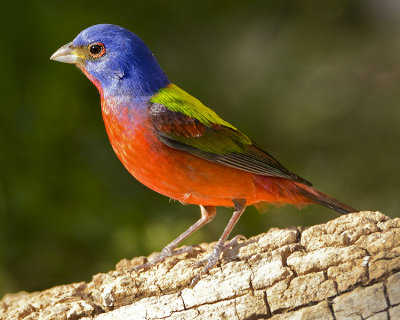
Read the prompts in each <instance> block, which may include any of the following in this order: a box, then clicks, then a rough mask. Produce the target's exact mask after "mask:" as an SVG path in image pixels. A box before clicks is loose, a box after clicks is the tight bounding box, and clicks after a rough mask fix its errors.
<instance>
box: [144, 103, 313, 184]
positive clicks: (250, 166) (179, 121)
mask: <svg viewBox="0 0 400 320" xmlns="http://www.w3.org/2000/svg"><path fill="white" fill-rule="evenodd" d="M148 111H149V117H150V121H151V123H152V126H153V129H154V131H155V132H156V134H157V136H158V138H159V140H160V141H161V142H162V143H164V144H165V145H167V146H169V147H171V148H174V149H178V150H182V151H185V152H188V153H191V154H193V155H196V156H198V157H200V158H203V159H205V160H208V161H212V162H215V163H219V164H222V165H225V166H229V167H233V168H237V169H240V170H244V171H247V172H251V173H255V174H259V175H265V176H271V177H280V178H286V179H290V180H294V181H298V182H301V183H304V184H306V185H310V186H311V183H309V182H308V181H306V180H304V179H303V178H301V177H299V176H297V175H296V174H294V173H292V172H290V171H289V170H287V169H286V168H285V167H283V166H282V165H281V164H280V163H279V162H278V161H277V160H276V159H275V158H273V157H272V156H271V155H270V154H268V153H267V152H266V151H264V150H263V149H261V148H260V147H259V146H258V145H257V144H255V143H254V142H253V141H251V140H250V139H249V138H248V137H247V136H246V135H244V134H243V133H241V132H240V131H239V130H237V129H236V128H234V127H233V126H232V127H227V126H225V125H221V124H216V123H207V125H206V124H204V123H201V122H200V121H199V120H198V119H196V118H194V117H190V116H188V115H186V114H184V113H182V112H179V111H171V110H170V109H168V108H167V107H165V106H164V105H162V104H157V103H151V104H150V105H149V109H148Z"/></svg>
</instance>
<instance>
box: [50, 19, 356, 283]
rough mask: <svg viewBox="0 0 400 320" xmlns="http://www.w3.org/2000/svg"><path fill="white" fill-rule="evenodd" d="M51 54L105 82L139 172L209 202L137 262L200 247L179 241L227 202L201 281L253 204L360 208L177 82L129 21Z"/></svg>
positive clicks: (186, 199)
mask: <svg viewBox="0 0 400 320" xmlns="http://www.w3.org/2000/svg"><path fill="white" fill-rule="evenodd" d="M50 59H51V60H55V61H59V62H64V63H69V64H75V65H76V66H77V67H78V68H79V69H80V70H81V71H82V72H83V73H84V74H85V75H86V77H87V78H88V79H89V80H90V81H91V82H92V83H93V84H94V85H95V86H96V88H97V89H98V91H99V93H100V100H101V111H102V116H103V120H104V124H105V128H106V131H107V135H108V138H109V140H110V143H111V145H112V148H113V149H114V152H115V153H116V155H117V157H118V158H119V160H120V161H121V162H122V164H123V165H124V166H125V168H126V169H127V170H128V171H129V173H130V174H131V175H132V176H133V177H134V178H136V179H137V180H138V181H139V182H141V183H142V184H143V185H145V186H147V187H148V188H150V189H152V190H154V191H156V192H158V193H160V194H162V195H164V196H166V197H169V198H171V199H175V200H178V201H180V202H181V203H183V204H193V205H199V206H200V213H201V217H200V219H199V220H197V221H196V222H195V223H194V224H193V225H192V226H190V227H189V228H188V229H187V230H186V231H185V232H183V233H182V234H181V235H180V236H178V237H177V238H176V239H175V240H173V241H172V242H170V243H169V244H167V246H166V247H165V248H164V249H163V250H162V251H161V253H160V254H159V255H158V256H157V257H156V258H155V259H154V260H152V261H148V262H146V263H144V264H143V265H140V266H137V267H136V268H135V270H141V269H147V268H150V267H153V266H155V265H156V264H158V263H159V262H161V261H163V260H164V259H166V258H167V257H170V256H174V255H178V254H181V253H183V252H187V251H189V250H192V249H193V247H191V246H189V247H183V248H180V249H178V245H179V244H180V243H181V242H182V241H183V240H184V239H186V238H187V237H189V236H190V235H191V234H193V233H194V232H195V231H197V230H198V229H200V228H201V227H203V226H204V225H206V224H207V223H209V222H210V221H211V220H212V219H213V218H214V216H215V215H216V209H217V207H220V206H223V207H231V208H233V214H232V217H231V218H230V220H229V222H228V224H227V226H226V228H225V229H224V231H223V233H222V235H221V237H220V238H219V240H218V242H217V243H216V245H215V246H214V248H213V250H212V253H211V254H210V255H209V256H208V257H207V258H206V259H204V260H201V261H199V262H198V263H197V264H196V265H195V266H198V267H202V269H201V271H200V272H199V273H198V275H197V276H196V277H194V278H193V279H192V282H191V286H192V287H193V286H194V285H195V284H196V283H197V282H198V281H199V280H200V279H201V278H202V277H203V276H204V275H206V274H207V273H208V271H209V270H210V269H211V268H213V267H214V266H215V265H216V264H217V263H218V261H219V259H220V256H221V254H222V252H223V251H224V250H227V249H229V247H230V246H231V245H232V243H234V242H235V241H237V240H238V237H235V238H233V239H232V240H231V241H228V237H229V235H230V233H231V231H232V229H233V227H234V226H235V224H236V223H237V221H238V220H239V218H240V217H241V215H242V214H243V212H244V211H245V209H246V207H247V206H250V205H255V206H261V205H264V204H275V205H280V204H293V205H295V206H297V207H302V206H304V205H308V204H312V203H316V204H319V205H322V206H325V207H328V208H330V209H333V210H335V211H337V212H340V213H350V212H356V211H357V210H356V209H354V208H352V207H350V206H348V205H346V204H344V203H342V202H340V201H338V200H336V199H334V198H332V197H331V196H329V195H327V194H325V193H323V192H321V191H318V190H317V189H315V188H314V187H313V185H312V184H311V183H310V182H308V181H307V180H305V179H303V178H301V177H300V176H298V175H297V174H295V173H293V172H291V171H289V170H288V169H286V168H285V167H284V166H283V165H282V164H281V163H280V162H279V161H278V160H276V159H275V158H274V157H273V156H272V155H270V154H269V153H268V152H267V151H265V150H264V149H263V148H262V147H261V146H260V145H259V144H257V143H256V142H254V141H253V140H252V139H251V138H249V137H248V136H247V135H246V134H244V133H242V132H241V131H239V130H238V129H237V128H236V127H234V126H233V125H232V124H230V123H229V122H227V121H225V120H223V119H222V118H221V117H220V116H219V115H217V113H216V112H214V111H213V110H212V109H210V108H209V107H207V106H205V105H204V104H203V103H202V102H201V101H199V100H198V99H196V98H195V97H193V96H192V95H190V94H189V93H187V92H186V91H184V90H183V89H181V88H180V87H179V86H177V85H175V84H174V83H172V82H171V81H170V80H169V79H168V77H167V75H166V74H165V73H164V71H163V70H162V68H161V66H160V64H159V63H158V62H157V60H156V58H155V57H154V55H153V54H152V52H151V51H150V49H149V48H148V47H147V46H146V44H145V43H144V42H143V41H142V40H141V39H140V38H139V37H138V36H137V35H136V34H134V33H132V32H131V31H129V30H127V29H125V28H123V27H120V26H116V25H113V24H97V25H93V26H90V27H88V28H87V29H85V30H83V31H81V32H80V33H79V34H78V35H77V36H76V37H75V39H74V40H73V41H72V42H69V43H67V44H66V45H64V46H62V47H61V48H60V49H58V50H57V51H56V52H55V53H54V54H53V55H52V56H51V57H50Z"/></svg>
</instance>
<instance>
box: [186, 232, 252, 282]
mask: <svg viewBox="0 0 400 320" xmlns="http://www.w3.org/2000/svg"><path fill="white" fill-rule="evenodd" d="M239 240H247V239H246V237H245V236H243V235H237V236H236V237H234V238H233V239H232V240H230V241H229V242H228V243H226V244H224V245H223V246H222V245H220V244H219V243H217V244H216V245H215V247H214V249H213V252H212V253H211V254H210V255H209V256H208V257H207V258H206V259H203V260H200V261H197V262H196V263H194V264H193V266H196V267H200V266H204V268H203V269H201V271H200V272H199V274H198V275H197V276H196V277H194V278H193V280H192V282H191V283H190V287H191V288H193V287H194V286H195V285H196V283H197V282H199V281H200V279H201V278H202V276H203V275H204V274H207V273H208V271H209V270H210V269H211V268H212V267H214V266H215V265H216V264H217V262H218V261H219V259H220V255H221V253H222V252H224V251H226V250H229V249H230V248H232V247H234V246H236V245H237V244H238V243H239V242H238V241H239Z"/></svg>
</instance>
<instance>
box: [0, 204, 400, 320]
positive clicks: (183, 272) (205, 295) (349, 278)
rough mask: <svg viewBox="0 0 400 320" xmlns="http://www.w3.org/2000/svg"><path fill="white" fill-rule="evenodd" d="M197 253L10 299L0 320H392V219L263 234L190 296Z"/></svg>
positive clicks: (398, 269) (396, 224)
mask: <svg viewBox="0 0 400 320" xmlns="http://www.w3.org/2000/svg"><path fill="white" fill-rule="evenodd" d="M201 247H202V248H203V249H204V252H202V253H201V252H199V253H196V254H192V255H188V254H183V255H181V256H177V257H171V258H168V259H167V260H166V261H164V262H163V263H160V264H159V265H158V266H157V267H155V268H154V269H151V270H148V271H144V272H140V273H136V272H131V269H132V267H133V266H135V265H138V264H141V263H143V262H144V261H145V258H143V257H139V258H134V259H132V260H130V261H129V260H122V261H121V262H119V263H118V264H117V267H116V271H111V272H109V273H107V274H97V275H95V276H93V279H92V281H91V282H89V283H85V282H80V283H73V284H69V285H63V286H59V287H55V288H51V289H48V290H45V291H42V292H33V293H26V292H20V293H16V294H8V295H6V296H5V297H3V299H2V300H1V301H0V319H24V320H28V319H32V320H33V319H46V320H47V319H49V320H50V319H52V320H54V319H56V320H57V319H71V320H78V319H82V320H83V319H85V320H89V319H93V320H94V319H95V320H111V319H115V320H120V319H124V320H133V319H134V320H140V319H146V320H147V319H207V320H210V319H272V320H281V319H293V320H294V319H327V320H330V319H337V320H339V319H355V320H356V319H357V320H358V319H370V320H383V319H400V219H399V218H396V219H390V218H389V217H387V216H385V215H383V214H382V213H379V212H359V213H353V214H348V215H343V216H341V217H339V218H337V219H335V220H332V221H329V222H328V223H326V224H322V225H316V226H313V227H310V228H307V229H305V230H303V229H302V228H297V229H283V230H280V229H271V230H269V231H268V232H267V233H265V234H261V235H258V236H255V237H252V238H250V239H248V240H246V241H242V242H240V243H239V244H238V245H236V246H235V247H233V248H232V250H229V251H227V252H226V253H225V255H224V257H223V259H222V261H221V263H220V265H218V266H217V267H214V268H213V269H212V270H211V271H210V273H209V274H208V275H205V276H204V277H203V279H202V280H200V282H199V283H198V284H197V285H196V286H195V287H194V288H193V289H191V288H189V284H190V281H191V279H192V278H193V277H194V276H195V275H196V274H197V273H198V272H199V268H195V267H193V266H192V264H193V263H194V262H196V261H197V260H198V259H200V258H202V257H205V255H207V254H209V253H210V251H211V249H212V247H213V244H202V245H201Z"/></svg>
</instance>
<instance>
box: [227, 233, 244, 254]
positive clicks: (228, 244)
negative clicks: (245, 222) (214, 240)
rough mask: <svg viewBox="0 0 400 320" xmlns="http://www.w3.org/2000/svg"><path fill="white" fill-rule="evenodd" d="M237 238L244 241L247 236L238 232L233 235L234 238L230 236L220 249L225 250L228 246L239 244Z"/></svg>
mask: <svg viewBox="0 0 400 320" xmlns="http://www.w3.org/2000/svg"><path fill="white" fill-rule="evenodd" d="M239 240H243V241H246V240H247V238H246V237H245V236H244V235H242V234H238V235H237V236H235V237H234V238H232V239H231V240H230V241H229V242H228V243H226V244H224V246H223V248H222V251H226V250H228V249H229V248H232V247H234V246H237V245H238V244H239Z"/></svg>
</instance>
